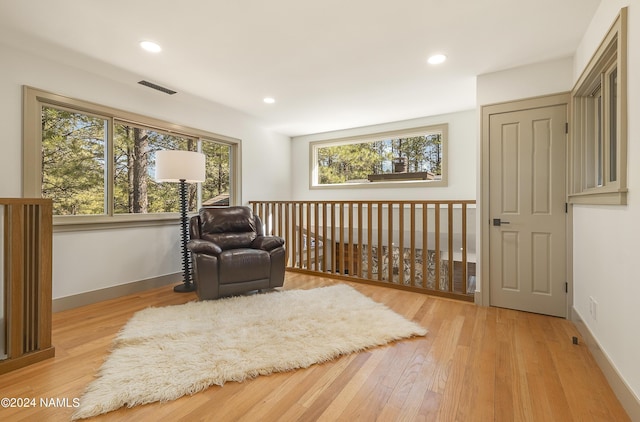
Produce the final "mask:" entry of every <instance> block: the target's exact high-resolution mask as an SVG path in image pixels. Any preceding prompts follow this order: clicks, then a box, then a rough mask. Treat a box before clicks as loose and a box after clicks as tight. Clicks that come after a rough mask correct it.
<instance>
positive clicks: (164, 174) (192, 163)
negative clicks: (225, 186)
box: [156, 150, 205, 293]
mask: <svg viewBox="0 0 640 422" xmlns="http://www.w3.org/2000/svg"><path fill="white" fill-rule="evenodd" d="M204 179H205V156H204V154H201V153H199V152H192V151H178V150H162V151H156V181H158V182H174V183H180V223H181V225H182V226H181V228H182V238H181V242H182V245H181V246H182V273H183V278H184V283H183V284H180V285H178V286H175V287H174V288H173V291H174V292H178V293H186V292H192V291H194V290H195V289H196V286H195V284H194V283H193V282H192V281H191V259H190V256H189V251H187V242H188V241H189V237H188V232H187V223H188V221H187V183H199V182H204Z"/></svg>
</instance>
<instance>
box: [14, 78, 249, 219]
mask: <svg viewBox="0 0 640 422" xmlns="http://www.w3.org/2000/svg"><path fill="white" fill-rule="evenodd" d="M43 106H51V107H57V108H63V109H67V110H70V111H76V112H80V113H85V114H89V115H95V116H99V117H101V118H105V119H107V120H108V125H109V126H110V127H109V130H108V145H107V155H108V157H109V159H108V160H107V161H108V163H109V166H111V168H110V169H108V171H107V172H108V174H110V175H112V174H113V165H114V164H113V147H112V145H113V133H114V132H113V125H114V121H119V122H129V123H131V124H133V125H138V126H144V127H149V128H153V129H154V130H158V131H163V132H168V133H176V134H180V135H182V136H185V137H191V138H195V139H198V140H201V141H213V142H217V143H221V144H226V145H229V146H230V147H231V151H230V157H229V160H230V163H229V165H230V175H229V177H230V183H229V191H230V192H229V193H230V205H237V204H239V203H240V201H241V190H240V187H241V168H240V167H241V166H240V162H241V157H240V151H241V144H242V142H241V140H239V139H235V138H231V137H228V136H224V135H219V134H215V133H211V132H207V131H204V130H200V129H194V128H190V127H187V126H182V125H178V124H174V123H170V122H166V121H163V120H159V119H155V118H151V117H147V116H143V115H140V114H136V113H131V112H128V111H123V110H119V109H115V108H112V107H107V106H103V105H100V104H95V103H91V102H88V101H83V100H78V99H75V98H70V97H66V96H63V95H58V94H54V93H51V92H47V91H43V90H40V89H37V88H33V87H30V86H26V85H25V86H23V166H22V168H23V177H22V194H23V196H24V197H35V198H40V197H42V185H41V175H42V159H41V157H42V125H41V119H42V107H43ZM112 179H113V178H112V177H109V182H108V185H107V190H108V191H109V198H108V200H107V204H106V207H107V210H106V213H105V214H101V215H64V216H54V217H53V224H54V231H56V232H57V231H77V230H96V229H105V228H120V227H132V226H150V225H164V224H174V223H175V221H176V219H177V218H179V213H177V212H172V213H146V214H142V213H141V214H116V213H114V210H113V198H111V193H110V192H111V189H112V188H113V180H112ZM199 206H200V203H198V207H199Z"/></svg>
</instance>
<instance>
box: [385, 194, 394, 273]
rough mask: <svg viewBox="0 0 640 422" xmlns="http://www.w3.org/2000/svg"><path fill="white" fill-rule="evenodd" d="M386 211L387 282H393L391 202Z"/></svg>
mask: <svg viewBox="0 0 640 422" xmlns="http://www.w3.org/2000/svg"><path fill="white" fill-rule="evenodd" d="M387 212H388V213H389V215H388V216H387V217H388V222H387V232H388V240H387V241H388V246H387V262H388V270H389V279H388V281H389V283H393V282H394V279H393V202H389V204H388V209H387Z"/></svg>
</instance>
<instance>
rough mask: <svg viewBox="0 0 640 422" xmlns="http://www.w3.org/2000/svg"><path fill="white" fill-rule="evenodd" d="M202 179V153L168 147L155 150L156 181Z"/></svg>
mask: <svg viewBox="0 0 640 422" xmlns="http://www.w3.org/2000/svg"><path fill="white" fill-rule="evenodd" d="M204 179H205V156H204V154H202V153H199V152H192V151H178V150H168V149H166V150H161V151H156V181H158V182H179V181H180V180H184V181H185V182H187V183H198V182H204Z"/></svg>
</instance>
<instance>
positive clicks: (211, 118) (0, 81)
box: [0, 40, 291, 298]
mask: <svg viewBox="0 0 640 422" xmlns="http://www.w3.org/2000/svg"><path fill="white" fill-rule="evenodd" d="M25 41H29V40H25ZM11 42H12V44H11V45H16V44H14V43H19V40H18V41H16V40H11ZM25 45H29V47H31V44H30V43H29V42H25ZM40 49H41V50H42V54H33V53H32V52H28V51H26V50H23V49H18V48H15V47H12V46H9V45H8V44H0V57H2V69H1V72H2V73H1V77H0V127H2V137H0V151H2V153H1V154H0V180H2V182H1V184H0V197H20V196H21V194H22V85H30V86H33V87H35V88H39V89H44V90H47V91H51V92H54V93H57V94H62V95H66V96H69V97H74V98H78V99H81V100H86V101H91V102H96V103H99V104H103V105H108V106H111V107H115V108H119V109H122V110H127V111H131V112H134V113H139V114H143V115H147V116H151V117H155V118H159V119H162V120H167V121H170V122H174V123H177V124H181V125H185V126H190V127H194V128H198V129H202V130H206V131H210V132H213V133H218V134H221V135H225V136H230V137H234V138H239V139H241V140H242V198H241V199H242V202H243V203H246V202H247V201H249V200H259V199H273V198H281V199H290V192H291V191H290V182H289V179H290V170H289V163H290V156H289V146H290V139H289V137H286V136H282V135H278V134H276V133H273V132H270V131H268V130H266V129H264V128H263V127H262V126H261V125H260V123H259V122H258V121H256V120H255V119H253V118H251V117H249V116H246V115H244V114H241V113H239V112H237V111H235V110H232V109H229V108H227V107H224V106H222V105H219V104H214V103H211V102H206V101H204V100H201V99H199V98H197V97H194V96H191V95H187V94H182V93H178V94H176V95H173V96H168V95H166V94H163V93H159V92H156V91H153V90H150V89H148V88H145V87H142V86H140V85H138V84H137V83H136V82H137V81H138V80H140V79H141V77H140V76H139V75H131V74H126V73H124V72H123V71H121V70H119V69H114V68H109V66H108V65H106V64H104V63H96V62H91V61H88V59H87V58H80V57H77V56H75V55H74V54H73V53H71V52H63V51H55V54H52V50H55V48H54V47H53V46H51V47H50V48H47V47H40ZM45 56H49V58H47V57H45ZM51 57H56V59H55V60H52V59H51ZM73 63H76V64H78V65H80V66H82V68H83V69H90V70H81V69H80V68H77V67H74V66H73V65H72V64H73ZM109 75H113V78H111V77H109ZM185 77H188V75H185ZM116 79H117V80H116ZM53 247H54V251H53V255H54V257H53V258H54V259H53V297H54V298H60V297H65V296H69V295H74V294H78V293H83V292H87V291H92V290H97V289H102V288H106V287H110V286H115V285H119V284H125V283H129V282H132V281H137V280H142V279H147V278H153V277H157V276H162V275H166V274H172V273H179V272H180V271H181V262H180V252H179V227H178V226H177V224H176V226H175V227H172V226H169V227H160V228H158V227H154V228H132V229H126V230H125V229H119V230H96V231H88V232H72V233H55V234H54V241H53Z"/></svg>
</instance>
